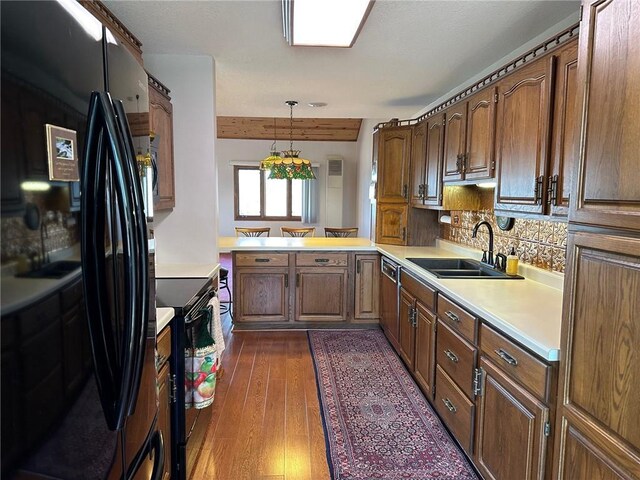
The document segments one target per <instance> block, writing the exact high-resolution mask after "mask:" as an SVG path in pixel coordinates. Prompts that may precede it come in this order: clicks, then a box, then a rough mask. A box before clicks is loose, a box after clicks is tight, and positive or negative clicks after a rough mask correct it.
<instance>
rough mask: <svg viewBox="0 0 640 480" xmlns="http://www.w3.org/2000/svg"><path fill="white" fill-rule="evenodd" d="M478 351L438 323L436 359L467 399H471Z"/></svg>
mask: <svg viewBox="0 0 640 480" xmlns="http://www.w3.org/2000/svg"><path fill="white" fill-rule="evenodd" d="M477 352H478V349H477V348H476V347H474V346H473V345H471V344H470V343H469V342H467V341H466V340H464V339H463V338H462V337H461V336H459V335H457V334H456V333H454V332H453V331H452V330H451V329H450V328H448V327H447V326H446V325H444V324H443V323H442V322H438V333H437V336H436V359H437V363H438V365H440V367H441V368H442V369H443V370H444V371H445V372H447V374H448V375H449V377H451V379H452V380H453V381H454V382H456V384H457V385H458V387H460V390H462V391H463V392H464V393H465V394H466V395H467V397H469V398H473V369H474V366H475V364H476V356H477Z"/></svg>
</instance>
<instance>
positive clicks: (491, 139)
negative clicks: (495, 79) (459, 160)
mask: <svg viewBox="0 0 640 480" xmlns="http://www.w3.org/2000/svg"><path fill="white" fill-rule="evenodd" d="M497 99H498V97H497V93H496V89H495V88H486V89H484V90H482V91H480V92H478V93H476V94H474V95H473V96H472V97H471V98H470V99H469V101H468V111H467V149H466V153H465V157H464V166H463V170H464V178H465V180H481V179H485V178H493V172H494V170H495V165H496V163H495V160H494V145H495V135H496V103H497Z"/></svg>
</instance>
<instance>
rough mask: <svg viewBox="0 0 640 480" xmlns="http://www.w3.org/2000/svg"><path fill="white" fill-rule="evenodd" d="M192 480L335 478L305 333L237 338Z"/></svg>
mask: <svg viewBox="0 0 640 480" xmlns="http://www.w3.org/2000/svg"><path fill="white" fill-rule="evenodd" d="M222 322H223V327H224V334H225V342H226V350H225V352H224V355H223V359H222V367H223V374H222V376H221V377H220V378H219V381H218V385H217V387H216V397H215V401H214V404H213V412H212V419H211V424H210V425H209V429H208V431H207V435H206V437H205V440H204V442H203V445H202V449H201V451H200V454H199V457H198V461H197V463H196V466H195V469H194V472H193V475H192V477H191V480H205V479H206V480H209V479H211V480H213V479H215V480H240V479H247V480H262V479H264V480H267V479H268V480H294V479H309V480H323V479H328V478H330V476H329V469H328V465H327V459H326V453H325V442H324V433H323V430H322V421H321V418H320V405H319V403H318V394H317V389H316V381H315V374H314V370H313V361H312V359H311V354H310V352H309V344H308V341H307V334H306V332H234V333H231V322H230V318H229V315H224V316H223V318H222Z"/></svg>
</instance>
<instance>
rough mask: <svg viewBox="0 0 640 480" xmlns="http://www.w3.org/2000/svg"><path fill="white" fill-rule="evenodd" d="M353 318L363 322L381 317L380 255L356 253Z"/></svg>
mask: <svg viewBox="0 0 640 480" xmlns="http://www.w3.org/2000/svg"><path fill="white" fill-rule="evenodd" d="M353 318H354V320H356V321H363V322H367V321H369V322H370V321H377V320H378V319H379V318H380V255H377V254H376V255H356V275H355V289H354V311H353Z"/></svg>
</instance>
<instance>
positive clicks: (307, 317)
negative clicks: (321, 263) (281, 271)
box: [295, 267, 349, 322]
mask: <svg viewBox="0 0 640 480" xmlns="http://www.w3.org/2000/svg"><path fill="white" fill-rule="evenodd" d="M348 281H349V275H348V270H347V268H343V267H308V268H297V269H296V305H295V312H296V313H295V320H296V321H297V322H318V321H320V322H344V321H346V320H347V315H348V311H347V296H348Z"/></svg>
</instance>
